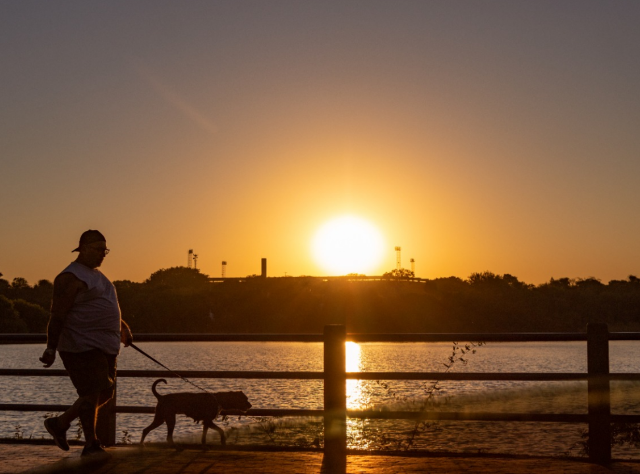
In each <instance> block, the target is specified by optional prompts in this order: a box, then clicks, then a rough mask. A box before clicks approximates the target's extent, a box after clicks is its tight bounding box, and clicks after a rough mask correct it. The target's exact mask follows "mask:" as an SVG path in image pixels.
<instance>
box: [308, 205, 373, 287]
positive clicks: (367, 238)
mask: <svg viewBox="0 0 640 474" xmlns="http://www.w3.org/2000/svg"><path fill="white" fill-rule="evenodd" d="M384 246H385V245H384V239H383V238H382V234H380V231H378V229H377V228H376V227H375V226H374V225H372V224H371V223H369V222H367V221H366V220H364V219H361V218H359V217H355V216H342V217H338V218H336V219H333V220H331V221H329V222H327V223H326V224H324V225H323V226H322V227H321V228H320V229H319V230H318V232H317V233H316V235H315V237H314V239H313V244H312V247H313V255H314V258H315V260H316V262H317V263H318V265H320V266H321V267H322V268H323V269H324V270H325V271H327V272H330V274H331V275H347V274H349V273H361V274H367V272H369V271H371V270H373V269H375V268H376V267H377V266H378V265H379V264H380V261H381V259H382V255H383V251H384Z"/></svg>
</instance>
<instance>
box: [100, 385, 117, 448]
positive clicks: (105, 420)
mask: <svg viewBox="0 0 640 474" xmlns="http://www.w3.org/2000/svg"><path fill="white" fill-rule="evenodd" d="M117 381H118V379H117V378H116V379H115V380H114V381H113V398H112V399H111V400H109V401H108V402H107V404H106V405H105V406H103V407H102V408H101V409H100V411H98V421H97V422H96V436H97V438H98V439H99V440H100V442H101V443H102V444H103V445H104V446H113V445H114V444H116V394H117V393H118V390H117V388H118V385H117Z"/></svg>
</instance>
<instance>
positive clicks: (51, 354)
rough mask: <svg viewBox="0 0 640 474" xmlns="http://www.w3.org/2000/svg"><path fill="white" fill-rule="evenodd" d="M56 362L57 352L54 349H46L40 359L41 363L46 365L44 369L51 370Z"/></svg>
mask: <svg viewBox="0 0 640 474" xmlns="http://www.w3.org/2000/svg"><path fill="white" fill-rule="evenodd" d="M55 360H56V351H55V350H54V349H45V351H44V352H43V353H42V357H40V362H42V363H43V364H44V368H49V367H51V366H52V365H53V363H54V362H55Z"/></svg>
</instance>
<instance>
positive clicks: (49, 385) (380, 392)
mask: <svg viewBox="0 0 640 474" xmlns="http://www.w3.org/2000/svg"><path fill="white" fill-rule="evenodd" d="M138 346H139V347H140V348H141V349H143V350H144V351H146V352H147V353H149V354H150V355H151V356H153V357H155V358H156V359H158V360H159V361H161V362H162V363H164V364H165V365H167V366H168V367H170V368H171V369H173V370H257V371H261V370H262V371H321V370H322V365H323V362H322V344H320V343H281V342H190V343H187V342H175V343H139V344H138ZM451 349H452V344H450V343H407V344H398V343H362V344H355V343H351V342H350V343H347V370H348V371H365V372H366V371H370V372H378V371H380V372H383V371H405V372H412V371H416V372H417V371H427V372H442V371H444V370H445V367H444V365H443V364H444V363H445V362H446V361H447V358H448V356H449V355H450V354H451ZM42 350H43V345H2V346H0V354H1V357H0V366H2V367H3V368H28V369H33V368H41V366H42V365H41V363H40V362H39V361H38V357H39V356H40V355H41V353H42ZM610 365H611V372H631V373H634V372H640V343H638V342H634V341H615V342H612V343H611V345H610ZM586 366H587V360H586V343H584V342H563V343H556V342H550V343H541V342H526V343H515V342H514V343H490V344H488V345H485V346H482V347H479V348H477V352H476V353H475V354H471V355H469V356H468V363H467V364H466V365H464V364H462V363H460V362H457V363H456V364H454V367H453V369H452V371H454V372H560V373H561V372H586ZM118 367H119V369H128V370H162V369H161V368H160V367H158V366H157V365H156V364H154V363H153V362H152V361H150V360H149V359H147V358H145V357H144V356H142V355H141V354H139V353H138V352H136V351H134V350H133V349H130V348H123V350H122V352H121V355H120V357H119V359H118ZM53 368H60V369H62V368H63V367H62V364H61V362H60V361H59V360H57V361H56V363H55V364H54V366H53ZM153 380H154V379H146V378H124V377H123V378H121V379H119V380H118V404H119V405H139V406H154V405H155V402H156V399H155V397H154V396H153V394H152V393H151V390H150V387H151V383H152V382H153ZM167 381H168V385H163V384H160V385H159V386H158V391H159V392H160V393H168V392H176V391H194V390H196V389H195V388H194V387H192V386H190V385H188V384H185V383H184V382H183V381H181V380H179V379H175V378H169V379H167ZM195 382H196V383H197V384H198V385H200V386H202V387H205V388H207V389H210V390H212V391H221V390H243V391H244V392H245V393H246V394H247V395H248V397H249V399H250V401H251V403H252V404H253V406H254V408H305V409H322V406H323V400H322V381H320V380H245V379H241V380H227V379H198V380H195ZM385 383H386V384H387V385H386V386H385V385H384V384H379V383H377V382H375V381H358V380H349V381H348V382H347V384H348V386H347V393H348V399H347V403H348V407H349V408H353V409H359V408H389V409H411V406H412V405H413V404H415V403H417V402H419V401H420V400H423V399H424V396H425V395H424V394H425V389H428V388H429V387H431V386H432V382H420V381H386V382H385ZM639 388H640V387H639V386H638V384H636V383H630V382H624V383H622V382H612V412H613V413H628V414H632V413H633V414H638V413H640V390H638V389H639ZM74 399H75V390H74V388H73V386H72V385H71V382H70V381H69V380H68V378H66V377H50V378H49V377H47V378H45V377H3V380H2V390H0V403H34V404H35V403H38V404H69V403H71V402H72V401H73V400H74ZM433 404H434V409H441V410H444V411H463V410H467V411H485V412H518V413H522V412H529V413H586V411H587V390H586V382H509V381H488V382H474V381H471V382H455V381H447V382H441V383H439V390H437V391H436V392H435V396H434V397H433ZM43 416H44V413H38V412H0V437H5V438H7V437H14V436H21V437H24V438H41V437H45V438H48V434H47V433H46V431H45V430H44V428H43V426H42V421H43ZM152 417H153V415H151V414H141V415H133V414H119V415H118V427H117V430H118V432H117V438H118V441H121V442H138V441H139V437H140V435H141V432H142V429H143V428H144V427H145V426H147V425H148V424H149V423H150V422H151V419H152ZM222 425H223V427H224V428H225V430H226V431H227V435H228V437H229V444H233V443H237V444H246V443H251V444H265V445H274V444H277V445H283V446H291V445H298V446H311V445H314V443H317V438H320V439H321V438H322V420H321V419H320V418H283V419H266V418H265V419H256V418H252V417H243V418H241V419H240V420H238V418H237V417H230V418H229V419H228V420H226V421H225V422H224V423H222ZM413 427H414V425H413V423H412V422H410V421H402V420H366V421H361V420H349V426H348V430H349V434H348V436H349V444H350V446H351V447H353V448H360V449H395V448H398V447H399V446H406V443H407V440H408V439H410V437H411V432H412V429H413ZM585 428H586V425H581V424H564V423H563V424H558V423H522V422H520V423H515V422H512V423H506V422H505V423H487V422H438V423H433V424H431V425H430V426H428V427H427V428H426V429H424V430H421V431H420V432H419V433H418V434H417V436H415V437H414V442H413V447H414V448H416V449H429V450H431V451H460V452H490V453H498V452H499V453H509V454H539V455H552V456H553V455H562V454H564V453H566V452H567V451H569V450H571V453H572V454H574V455H580V454H581V452H580V450H579V449H578V447H577V443H579V442H580V441H581V437H580V435H581V432H582V431H583V430H584V429H585ZM72 431H73V432H72ZM200 433H201V426H200V425H194V424H193V423H192V422H191V420H190V419H187V418H185V417H182V416H181V417H179V419H178V423H177V426H176V432H175V435H174V436H175V438H176V440H178V441H180V440H182V441H184V442H198V440H199V436H200ZM75 436H76V434H75V427H74V429H72V430H71V431H70V432H69V438H70V439H73V438H74V437H75ZM165 437H166V427H165V426H162V427H160V428H158V429H156V430H154V431H152V432H151V433H150V435H149V436H148V437H147V440H148V441H154V442H158V441H164V439H165ZM208 442H209V443H214V444H217V443H219V439H218V435H217V434H216V433H215V432H210V433H209V436H208ZM635 451H636V450H635V448H630V447H617V446H616V447H615V448H614V456H615V457H624V458H636V457H640V456H637V455H636V452H635Z"/></svg>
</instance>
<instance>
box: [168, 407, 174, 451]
mask: <svg viewBox="0 0 640 474" xmlns="http://www.w3.org/2000/svg"><path fill="white" fill-rule="evenodd" d="M166 421H167V443H169V445H170V446H173V447H174V448H175V447H176V444H175V443H174V442H173V429H174V428H175V426H176V414H175V413H167V416H166Z"/></svg>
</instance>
